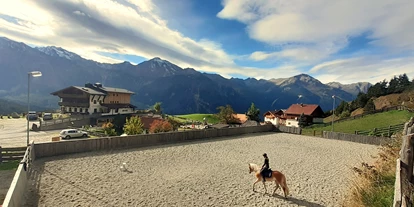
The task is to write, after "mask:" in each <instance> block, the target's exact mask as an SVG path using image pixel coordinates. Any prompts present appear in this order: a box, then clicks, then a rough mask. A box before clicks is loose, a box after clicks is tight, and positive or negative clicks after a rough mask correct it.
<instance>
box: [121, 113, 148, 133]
mask: <svg viewBox="0 0 414 207" xmlns="http://www.w3.org/2000/svg"><path fill="white" fill-rule="evenodd" d="M142 132H144V124H142V122H141V118H139V117H138V116H133V117H131V118H129V119H128V118H127V119H126V123H125V125H124V133H126V134H127V135H134V134H142Z"/></svg>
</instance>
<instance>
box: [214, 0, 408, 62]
mask: <svg viewBox="0 0 414 207" xmlns="http://www.w3.org/2000/svg"><path fill="white" fill-rule="evenodd" d="M222 4H223V6H224V8H223V10H221V11H220V12H219V13H218V14H217V16H218V17H219V18H223V19H232V20H238V21H240V22H242V23H245V24H246V26H247V29H248V30H247V31H248V34H249V36H250V37H251V38H253V39H255V40H258V41H261V42H264V43H267V44H270V45H282V51H281V52H267V53H265V52H259V53H253V54H252V55H251V58H252V59H254V60H263V59H266V58H271V57H277V58H283V57H285V58H292V59H293V60H300V61H306V60H308V59H309V60H310V61H311V62H310V63H313V62H312V61H313V60H323V59H325V58H329V57H331V56H332V55H333V54H335V53H336V52H338V51H339V50H340V49H342V48H344V47H345V46H347V45H348V41H347V39H348V38H349V37H353V36H358V35H361V34H363V33H367V32H368V33H369V34H370V37H371V38H373V39H375V41H373V44H376V45H378V46H384V47H385V48H386V49H387V50H395V51H400V52H401V51H406V50H414V27H411V26H409V25H411V24H412V23H413V22H414V15H412V11H413V10H414V1H406V0H397V1H393V0H364V1H359V0H339V1H332V0H313V1H304V0H289V1H286V0H256V1H251V0H242V1H240V0H223V1H222ZM291 43H293V44H300V46H299V47H298V48H293V49H292V48H289V47H288V48H285V47H284V45H286V44H291ZM305 54H306V55H307V56H308V57H306V55H305Z"/></svg>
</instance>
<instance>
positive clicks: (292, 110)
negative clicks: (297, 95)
mask: <svg viewBox="0 0 414 207" xmlns="http://www.w3.org/2000/svg"><path fill="white" fill-rule="evenodd" d="M318 107H319V105H316V104H292V105H291V106H290V107H289V108H288V109H287V110H286V112H285V113H286V114H295V115H300V114H302V113H303V114H304V115H311V114H312V113H313V112H314V111H315V110H316V109H317V108H318Z"/></svg>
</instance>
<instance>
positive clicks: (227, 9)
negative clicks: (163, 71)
mask: <svg viewBox="0 0 414 207" xmlns="http://www.w3.org/2000/svg"><path fill="white" fill-rule="evenodd" d="M413 10H414V1H407V0H365V1H362V2H361V1H357V0H339V1H331V0H313V1H303V0H208V1H207V0H174V1H170V0H100V1H94V0H79V1H78V0H54V1H50V0H36V1H31V0H15V1H1V2H0V36H5V37H8V38H10V39H13V40H17V41H22V42H25V43H27V44H29V45H35V46H47V45H54V46H58V47H62V48H65V49H67V50H69V51H72V52H75V53H77V54H79V55H81V56H82V57H84V58H87V59H93V60H96V61H99V62H109V63H117V62H123V61H130V62H132V63H134V64H137V63H140V62H142V61H145V60H148V59H151V58H153V57H160V58H162V59H166V60H169V61H170V62H172V63H175V64H177V65H179V66H181V67H183V68H186V67H191V68H195V69H196V70H199V71H202V72H208V73H217V74H220V75H222V76H224V77H226V78H231V77H238V78H248V77H253V78H257V79H271V78H286V77H291V76H293V75H297V74H300V73H306V74H309V75H311V76H313V77H315V78H317V79H319V80H320V81H322V82H323V83H327V82H332V81H336V82H341V83H354V82H362V81H367V82H371V83H375V82H378V81H381V80H383V79H390V78H392V77H393V76H394V75H399V74H402V73H406V74H407V75H408V76H409V77H410V78H414V27H410V26H408V25H412V24H414V15H413V13H412V11H413Z"/></svg>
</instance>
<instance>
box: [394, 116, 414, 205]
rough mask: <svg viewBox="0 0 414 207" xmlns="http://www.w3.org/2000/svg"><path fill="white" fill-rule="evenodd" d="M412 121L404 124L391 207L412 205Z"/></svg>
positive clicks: (413, 155) (413, 129) (413, 165)
mask: <svg viewBox="0 0 414 207" xmlns="http://www.w3.org/2000/svg"><path fill="white" fill-rule="evenodd" d="M413 162H414V119H413V117H411V119H410V121H409V122H407V123H405V124H404V130H403V140H402V145H401V150H400V158H399V159H397V167H396V176H395V177H396V178H395V188H394V203H393V207H406V206H412V204H413V199H414V198H413V190H414V188H413V185H414V179H413V167H414V164H413Z"/></svg>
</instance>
